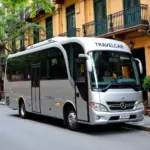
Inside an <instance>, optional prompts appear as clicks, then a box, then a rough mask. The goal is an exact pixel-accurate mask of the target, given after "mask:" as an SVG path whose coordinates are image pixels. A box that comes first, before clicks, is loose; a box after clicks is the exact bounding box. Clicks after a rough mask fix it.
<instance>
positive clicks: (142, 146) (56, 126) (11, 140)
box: [0, 105, 150, 150]
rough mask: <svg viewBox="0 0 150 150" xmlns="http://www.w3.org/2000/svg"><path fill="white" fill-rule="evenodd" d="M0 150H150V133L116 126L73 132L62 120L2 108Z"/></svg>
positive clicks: (86, 128)
mask: <svg viewBox="0 0 150 150" xmlns="http://www.w3.org/2000/svg"><path fill="white" fill-rule="evenodd" d="M0 150H150V133H148V132H144V131H139V130H133V129H127V128H124V127H120V128H118V127H116V126H111V127H110V126H108V127H104V126H99V127H87V126H84V128H83V129H82V131H80V132H73V131H69V130H68V129H66V128H65V126H64V125H63V123H62V122H61V121H59V120H56V119H52V118H48V117H40V116H31V117H30V118H29V119H26V120H23V119H21V118H19V116H18V114H17V111H13V110H11V109H9V108H7V107H6V106H2V105H0Z"/></svg>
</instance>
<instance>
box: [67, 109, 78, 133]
mask: <svg viewBox="0 0 150 150" xmlns="http://www.w3.org/2000/svg"><path fill="white" fill-rule="evenodd" d="M76 117H77V115H76V112H75V111H74V110H68V112H67V115H66V123H67V126H68V128H69V129H70V130H73V131H77V130H79V124H78V123H77V118H76Z"/></svg>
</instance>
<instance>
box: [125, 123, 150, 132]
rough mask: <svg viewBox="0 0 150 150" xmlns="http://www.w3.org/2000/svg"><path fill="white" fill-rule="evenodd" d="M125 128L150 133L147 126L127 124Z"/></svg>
mask: <svg viewBox="0 0 150 150" xmlns="http://www.w3.org/2000/svg"><path fill="white" fill-rule="evenodd" d="M125 127H128V128H132V129H137V130H143V131H148V132H150V127H145V126H140V125H133V124H125Z"/></svg>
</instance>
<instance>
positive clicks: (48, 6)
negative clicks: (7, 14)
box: [0, 0, 55, 18]
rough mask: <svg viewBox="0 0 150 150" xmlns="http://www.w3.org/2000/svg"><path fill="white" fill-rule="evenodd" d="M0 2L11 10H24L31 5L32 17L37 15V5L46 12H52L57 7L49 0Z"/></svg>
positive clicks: (2, 0)
mask: <svg viewBox="0 0 150 150" xmlns="http://www.w3.org/2000/svg"><path fill="white" fill-rule="evenodd" d="M0 2H1V3H3V4H4V5H5V6H6V7H7V8H9V9H11V10H23V11H24V10H25V9H26V8H27V7H30V8H31V9H32V13H31V18H34V17H35V16H36V12H37V9H38V7H37V6H40V7H41V8H42V9H43V10H44V11H45V12H46V13H52V9H53V8H54V7H55V4H54V3H51V2H50V1H49V0H32V2H31V4H29V3H28V0H0Z"/></svg>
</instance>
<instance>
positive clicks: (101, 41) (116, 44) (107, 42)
mask: <svg viewBox="0 0 150 150" xmlns="http://www.w3.org/2000/svg"><path fill="white" fill-rule="evenodd" d="M54 43H55V44H57V43H59V44H61V45H63V44H69V43H79V44H81V45H82V46H83V48H84V50H85V53H88V52H89V51H93V50H94V51H97V50H110V51H111V50H112V51H123V52H128V53H131V51H130V49H129V48H128V46H127V45H126V44H125V43H123V42H120V41H117V40H112V39H106V38H95V37H70V38H69V37H54V38H51V39H48V40H45V41H42V42H39V43H37V44H34V45H31V46H28V47H27V49H26V50H25V51H23V52H18V53H15V54H10V55H9V56H8V58H11V57H16V56H20V55H25V54H29V53H33V52H34V51H37V48H39V47H41V46H42V49H41V50H44V48H43V46H45V45H48V44H49V45H50V46H53V44H54Z"/></svg>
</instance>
